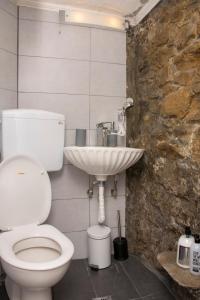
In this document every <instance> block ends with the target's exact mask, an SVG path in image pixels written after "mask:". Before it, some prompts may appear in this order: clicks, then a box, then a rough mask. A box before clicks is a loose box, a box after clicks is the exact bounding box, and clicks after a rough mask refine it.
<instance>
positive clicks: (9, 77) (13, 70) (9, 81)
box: [0, 49, 17, 91]
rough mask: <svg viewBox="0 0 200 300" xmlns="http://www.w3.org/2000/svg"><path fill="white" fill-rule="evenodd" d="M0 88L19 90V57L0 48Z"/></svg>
mask: <svg viewBox="0 0 200 300" xmlns="http://www.w3.org/2000/svg"><path fill="white" fill-rule="evenodd" d="M0 66H1V67H0V88H4V89H8V90H12V91H16V90H17V57H16V55H15V54H12V53H8V52H6V51H4V50H1V49H0Z"/></svg>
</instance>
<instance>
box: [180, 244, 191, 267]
mask: <svg viewBox="0 0 200 300" xmlns="http://www.w3.org/2000/svg"><path fill="white" fill-rule="evenodd" d="M178 261H179V263H180V264H181V265H184V266H188V267H189V265H190V248H189V247H184V246H179V257H178Z"/></svg>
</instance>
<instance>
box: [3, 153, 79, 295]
mask: <svg viewBox="0 0 200 300" xmlns="http://www.w3.org/2000/svg"><path fill="white" fill-rule="evenodd" d="M0 195H1V197H0V229H1V230H2V231H4V232H3V233H1V234H0V257H1V263H2V266H3V269H4V270H5V273H6V275H7V278H6V289H7V292H8V296H9V298H10V300H50V299H52V295H51V287H52V286H54V285H55V284H56V283H57V282H58V281H60V280H61V279H62V277H63V276H64V274H65V272H66V271H67V269H68V267H69V265H70V261H71V258H72V256H73V253H74V246H73V244H72V242H71V241H70V240H69V239H68V238H67V237H66V236H65V235H64V234H63V233H61V232H60V231H59V230H58V229H56V228H55V227H53V226H51V225H47V224H44V225H41V224H42V223H43V222H44V221H45V220H46V219H47V217H48V214H49V211H50V207H51V185H50V180H49V177H48V174H47V172H46V171H45V170H44V169H43V167H42V166H41V165H40V163H38V162H37V161H36V160H35V159H33V158H31V157H28V156H24V155H17V156H13V157H10V158H9V159H7V160H5V161H3V163H1V164H0Z"/></svg>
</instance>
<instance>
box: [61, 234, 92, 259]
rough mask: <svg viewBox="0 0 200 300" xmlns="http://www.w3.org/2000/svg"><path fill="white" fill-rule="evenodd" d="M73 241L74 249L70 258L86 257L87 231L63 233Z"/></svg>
mask: <svg viewBox="0 0 200 300" xmlns="http://www.w3.org/2000/svg"><path fill="white" fill-rule="evenodd" d="M65 235H66V236H67V237H68V238H69V239H70V240H71V241H72V243H73V245H74V248H75V251H74V255H73V258H72V259H84V258H87V257H88V242H87V231H78V232H69V233H66V234H65Z"/></svg>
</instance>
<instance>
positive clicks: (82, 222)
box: [47, 199, 89, 232]
mask: <svg viewBox="0 0 200 300" xmlns="http://www.w3.org/2000/svg"><path fill="white" fill-rule="evenodd" d="M47 223H49V224H52V225H53V226H55V227H56V228H58V229H59V230H61V231H62V232H71V231H81V230H86V229H87V228H88V226H89V200H88V199H72V200H55V201H53V202H52V208H51V212H50V215H49V218H48V220H47Z"/></svg>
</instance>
